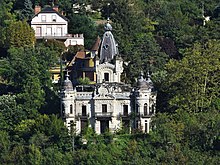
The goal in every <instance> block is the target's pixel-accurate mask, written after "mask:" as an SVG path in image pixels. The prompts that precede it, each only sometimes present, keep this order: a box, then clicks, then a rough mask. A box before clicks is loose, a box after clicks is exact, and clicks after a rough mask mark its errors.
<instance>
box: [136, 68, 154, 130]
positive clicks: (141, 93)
mask: <svg viewBox="0 0 220 165" xmlns="http://www.w3.org/2000/svg"><path fill="white" fill-rule="evenodd" d="M156 96H157V93H156V92H155V91H154V87H153V82H152V81H151V78H150V75H149V73H148V75H147V80H146V79H145V78H144V77H143V72H142V73H141V75H140V77H139V78H138V82H137V89H136V90H135V111H136V116H137V117H136V119H135V120H136V121H135V127H136V128H138V129H141V130H142V131H143V132H146V133H149V130H150V123H151V117H152V116H153V115H154V114H155V110H156Z"/></svg>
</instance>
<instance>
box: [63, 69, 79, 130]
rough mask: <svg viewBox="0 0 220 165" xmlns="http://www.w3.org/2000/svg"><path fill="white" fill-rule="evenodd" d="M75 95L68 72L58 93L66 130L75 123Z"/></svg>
mask: <svg viewBox="0 0 220 165" xmlns="http://www.w3.org/2000/svg"><path fill="white" fill-rule="evenodd" d="M75 94H76V91H75V90H74V88H73V85H72V82H71V81H70V79H69V75H68V72H67V74H66V75H65V80H64V82H63V85H62V90H61V93H60V97H61V116H62V118H63V119H64V122H65V124H66V126H67V127H68V129H70V127H71V125H72V126H73V125H74V122H75V115H76V114H75V104H74V102H75Z"/></svg>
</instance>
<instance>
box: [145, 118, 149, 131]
mask: <svg viewBox="0 0 220 165" xmlns="http://www.w3.org/2000/svg"><path fill="white" fill-rule="evenodd" d="M144 130H145V132H147V133H148V132H149V131H148V122H147V120H145V129H144Z"/></svg>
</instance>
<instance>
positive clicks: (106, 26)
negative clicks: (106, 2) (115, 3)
mask: <svg viewBox="0 0 220 165" xmlns="http://www.w3.org/2000/svg"><path fill="white" fill-rule="evenodd" d="M109 22H110V19H109V17H108V18H107V23H106V24H105V27H104V28H105V31H112V25H111V24H110V23H109Z"/></svg>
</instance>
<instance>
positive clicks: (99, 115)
mask: <svg viewBox="0 0 220 165" xmlns="http://www.w3.org/2000/svg"><path fill="white" fill-rule="evenodd" d="M95 117H96V118H111V117H112V112H95Z"/></svg>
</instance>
